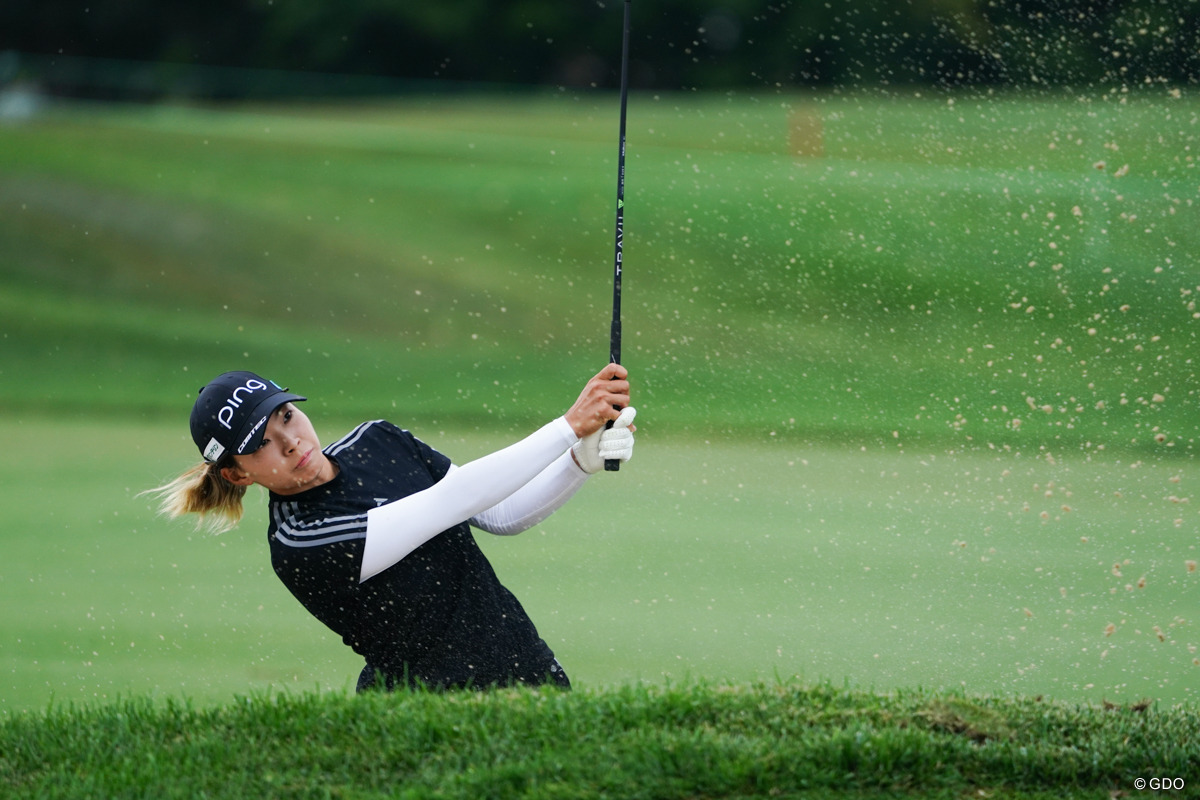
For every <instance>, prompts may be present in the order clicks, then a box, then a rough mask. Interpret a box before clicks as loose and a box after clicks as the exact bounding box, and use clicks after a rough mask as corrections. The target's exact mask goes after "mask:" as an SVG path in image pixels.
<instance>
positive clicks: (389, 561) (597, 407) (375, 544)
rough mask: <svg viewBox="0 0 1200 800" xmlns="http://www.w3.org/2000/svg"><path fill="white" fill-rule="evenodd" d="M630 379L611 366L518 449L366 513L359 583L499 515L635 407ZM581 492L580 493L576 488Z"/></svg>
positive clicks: (454, 472) (512, 447) (473, 464)
mask: <svg viewBox="0 0 1200 800" xmlns="http://www.w3.org/2000/svg"><path fill="white" fill-rule="evenodd" d="M626 376H627V373H626V371H625V369H624V367H621V366H620V365H618V364H609V365H608V366H606V367H605V368H604V369H603V370H601V371H600V372H599V373H598V374H597V375H596V376H595V377H593V378H592V379H591V380H589V381H588V383H587V385H586V386H585V387H584V389H583V392H581V393H580V395H579V398H578V399H577V400H576V401H575V403H574V404H573V405H572V406H571V408H570V409H569V410H568V411H567V413H566V414H564V415H563V416H561V417H559V418H558V419H556V420H554V421H553V422H551V423H549V424H547V425H544V426H543V427H541V428H539V429H538V430H537V431H534V432H533V433H532V434H531V435H529V436H527V437H526V438H524V439H522V440H521V441H519V442H517V443H516V444H514V445H510V446H509V447H506V448H504V449H503V450H498V451H496V452H495V453H492V454H490V455H486V456H484V457H483V458H479V459H476V460H475V461H472V462H470V463H468V464H464V465H463V466H461V467H457V468H455V469H453V470H450V472H448V473H447V474H446V476H445V477H444V478H442V479H441V480H440V481H438V482H437V483H435V484H434V485H433V486H431V487H429V488H428V489H425V490H423V491H420V492H417V493H416V494H412V495H409V496H408V497H405V498H402V499H400V500H397V501H395V502H393V503H388V504H387V505H384V506H379V507H378V508H372V509H371V510H370V511H368V512H367V540H366V544H365V547H364V549H363V560H362V567H361V569H360V571H359V582H362V581H365V580H368V579H369V578H372V577H374V576H375V575H378V574H379V573H380V572H383V571H384V570H385V569H387V568H388V567H390V566H392V565H393V564H395V563H396V562H398V561H400V560H401V559H402V558H404V557H405V556H407V555H408V554H409V553H411V552H412V551H413V550H416V549H417V548H418V547H420V546H421V545H422V544H424V543H425V542H427V541H429V540H430V539H432V538H433V537H434V536H436V535H438V534H439V533H441V532H442V531H444V530H446V529H447V528H451V527H453V526H455V525H457V524H459V523H460V522H464V521H466V520H469V519H471V518H472V517H475V516H478V515H479V514H482V513H483V512H484V511H487V510H488V509H491V508H493V507H494V506H496V505H498V504H499V503H500V502H501V501H503V500H505V499H506V498H508V497H510V496H511V495H512V494H514V493H515V492H516V491H517V490H519V489H521V487H523V486H525V485H526V484H527V483H529V482H530V481H532V480H533V479H534V478H535V477H537V476H538V475H539V474H540V473H541V472H542V471H543V470H545V469H546V468H547V467H549V466H550V465H551V464H553V463H554V462H555V461H556V460H558V459H559V458H560V457H561V456H563V454H564V453H566V452H567V450H568V449H570V448H571V446H572V445H574V444H575V443H576V442H577V441H579V440H580V439H581V438H582V437H583V436H585V435H588V434H590V433H593V432H595V431H596V430H599V429H600V428H601V427H603V426H604V424H605V422H607V421H608V420H609V419H614V418H615V417H616V416H617V412H616V411H615V410H614V407H620V408H624V407H625V406H627V405H628V404H629V384H628V382H627V381H626V380H625V377H626ZM576 488H577V487H576Z"/></svg>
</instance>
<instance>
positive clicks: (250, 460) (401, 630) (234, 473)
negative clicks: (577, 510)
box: [153, 364, 635, 691]
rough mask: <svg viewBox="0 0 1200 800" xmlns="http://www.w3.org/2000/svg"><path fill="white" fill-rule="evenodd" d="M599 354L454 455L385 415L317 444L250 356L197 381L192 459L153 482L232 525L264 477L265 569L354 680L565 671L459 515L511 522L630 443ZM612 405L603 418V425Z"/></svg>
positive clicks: (528, 678) (554, 675) (182, 508)
mask: <svg viewBox="0 0 1200 800" xmlns="http://www.w3.org/2000/svg"><path fill="white" fill-rule="evenodd" d="M627 378H628V373H627V372H626V370H625V368H624V367H622V366H620V365H618V364H609V365H608V366H606V367H605V368H604V369H603V370H601V371H600V372H599V373H598V374H597V375H596V376H595V377H593V378H592V379H591V380H589V381H588V383H587V385H586V386H585V387H584V389H583V391H582V393H580V395H579V398H578V399H577V400H576V401H575V403H574V404H573V405H572V406H571V407H570V409H568V411H567V412H566V414H564V415H563V416H561V417H559V418H557V419H555V420H554V421H553V422H550V423H549V424H547V425H545V426H543V427H542V428H540V429H538V430H537V431H535V432H534V433H532V434H531V435H530V436H528V437H526V438H525V439H522V440H521V441H519V442H517V443H516V444H513V445H511V446H509V447H507V448H504V449H502V450H499V451H497V452H495V453H492V454H490V455H487V456H484V457H482V458H480V459H477V460H475V461H472V462H470V463H468V464H464V465H462V466H455V465H454V464H452V463H451V461H450V459H449V458H447V457H446V456H444V455H442V454H441V453H439V452H437V451H436V450H434V449H433V448H431V447H430V446H428V445H427V444H425V443H423V442H421V441H420V440H419V439H417V438H416V437H415V436H413V435H412V434H411V433H409V432H408V431H406V430H402V429H400V428H398V427H396V426H395V425H393V424H391V423H389V422H384V421H382V420H376V421H374V422H364V423H362V424H361V425H359V426H358V427H356V428H355V429H354V430H352V431H351V432H350V433H349V434H347V435H346V436H344V437H342V438H341V439H339V440H338V441H336V442H334V443H333V444H331V445H330V446H329V447H326V448H324V449H322V447H321V444H320V441H319V440H318V438H317V434H316V432H315V431H314V430H313V426H312V423H311V422H310V421H309V419H308V417H307V416H305V414H304V413H303V412H302V411H300V409H299V407H298V406H297V405H296V403H297V402H299V401H301V400H304V399H305V398H304V397H302V396H300V395H297V394H291V393H289V392H288V391H287V390H285V389H281V388H280V387H279V386H278V385H276V384H275V383H273V382H271V381H269V380H267V379H265V378H262V377H260V376H258V375H256V374H254V373H252V372H229V373H225V374H224V375H221V376H219V377H217V378H216V379H215V380H213V381H212V382H211V383H209V384H208V385H207V386H205V387H204V388H203V389H201V390H200V396H199V397H198V398H197V400H196V403H195V405H194V407H193V408H192V417H191V429H192V438H193V440H195V443H196V446H197V447H198V448H199V449H200V452H201V454H202V455H203V457H204V461H203V463H201V464H198V465H197V466H195V467H193V468H192V469H190V470H189V471H188V472H186V473H184V474H183V475H181V476H180V477H179V478H177V479H175V480H174V481H172V482H171V483H169V484H167V485H165V486H162V487H159V488H158V489H156V490H153V491H154V492H156V493H157V494H158V495H159V496H160V498H161V505H162V510H163V512H164V513H166V514H168V515H170V516H172V517H177V516H180V515H182V514H186V513H197V514H199V515H200V522H201V523H205V522H207V523H208V525H209V527H211V528H212V529H214V530H216V531H220V530H228V529H230V528H232V527H234V526H235V525H236V524H237V522H238V520H239V519H240V518H241V515H242V497H243V495H244V494H245V491H246V488H247V487H249V486H250V485H251V484H258V485H260V486H263V487H265V488H266V489H267V490H268V492H269V505H268V510H269V513H270V522H269V525H268V530H267V533H268V540H269V543H270V548H271V563H272V566H273V567H274V568H275V574H276V575H278V576H279V579H280V580H281V581H283V583H284V585H285V586H287V588H288V589H289V590H290V591H291V593H292V594H293V595H295V597H296V599H298V600H299V601H300V602H301V603H302V604H303V605H304V607H305V608H306V609H308V610H309V612H311V613H312V614H313V616H315V617H316V618H317V619H319V620H320V621H321V622H323V623H324V624H325V625H327V626H328V627H329V628H331V629H332V630H333V631H334V632H335V633H337V634H338V635H340V636H341V637H342V641H344V642H345V643H346V644H347V645H348V646H350V647H351V648H353V650H354V651H355V652H356V653H358V654H359V655H361V656H363V657H364V658H365V659H366V666H365V667H364V668H363V671H362V673H361V674H360V675H359V679H358V690H359V691H363V690H364V689H367V688H370V687H372V686H382V687H385V688H387V689H392V688H396V687H405V686H407V687H417V686H424V687H428V688H435V689H449V688H460V687H470V688H481V689H482V688H487V687H491V686H510V685H515V684H542V683H552V684H557V685H559V686H563V687H569V686H570V682H569V681H568V680H567V676H566V674H565V673H564V672H563V669H562V667H561V666H560V665H559V664H558V662H557V661H556V660H555V658H554V654H553V653H552V652H551V650H550V647H549V646H548V645H547V644H546V643H545V642H544V641H542V639H541V637H539V636H538V632H537V629H536V628H535V627H534V625H533V622H532V621H530V619H529V617H528V616H527V615H526V613H525V611H524V609H523V608H522V607H521V604H520V603H519V602H518V601H517V599H516V597H514V596H513V594H512V593H511V592H509V591H508V590H507V589H505V588H504V586H502V585H501V584H500V581H499V579H498V578H497V577H496V574H495V572H494V571H493V570H492V567H491V564H489V563H488V561H487V558H486V557H485V556H484V555H483V553H482V551H481V550H480V549H479V547H478V545H477V544H476V543H475V540H474V538H473V536H472V534H471V531H470V527H469V526H470V525H474V526H475V527H477V528H480V529H482V530H485V531H488V532H490V533H495V534H514V533H520V532H521V531H523V530H526V529H527V528H530V527H532V526H534V525H536V524H537V523H539V522H541V521H542V520H544V519H545V518H546V517H548V516H549V515H550V514H551V513H553V512H554V511H555V510H556V509H558V508H559V507H560V506H562V504H563V503H565V502H566V501H567V500H569V499H570V498H571V496H572V495H574V494H575V492H576V491H577V490H578V489H579V487H580V486H582V485H583V483H584V481H585V480H586V479H587V477H588V476H589V475H591V474H593V473H595V472H598V471H600V470H602V469H603V465H604V461H605V460H606V459H616V460H618V461H628V460H629V459H630V457H631V456H632V454H633V431H634V430H635V428H634V426H633V425H632V424H631V423H632V421H633V418H634V414H635V412H634V409H633V408H632V407H630V406H629V382H628V380H627ZM610 420H612V421H613V426H612V427H611V428H610V429H607V430H606V428H605V425H606V423H607V422H608V421H610Z"/></svg>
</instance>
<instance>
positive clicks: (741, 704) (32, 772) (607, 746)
mask: <svg viewBox="0 0 1200 800" xmlns="http://www.w3.org/2000/svg"><path fill="white" fill-rule="evenodd" d="M1197 736H1200V719H1198V718H1197V716H1196V714H1195V713H1194V712H1183V711H1179V710H1174V711H1171V712H1163V711H1160V710H1158V709H1154V708H1150V709H1141V710H1133V709H1129V708H1120V709H1110V710H1105V709H1100V708H1092V707H1079V706H1069V705H1063V704H1055V703H1046V702H1042V701H1038V700H1021V701H1013V700H996V699H988V698H973V697H967V696H963V695H957V694H951V695H942V694H936V695H935V694H929V693H925V692H901V693H896V694H890V695H880V694H871V693H862V692H847V691H844V690H838V689H834V688H832V687H830V686H828V685H819V686H813V687H806V686H801V685H796V684H792V683H765V684H755V685H753V686H730V685H725V684H685V685H672V686H667V687H665V688H654V687H644V686H643V687H625V688H622V689H618V690H613V691H606V692H582V691H576V692H572V693H563V692H558V691H549V690H548V691H543V692H540V693H539V692H532V691H518V690H509V691H501V692H493V693H488V694H453V695H449V696H439V695H430V694H407V693H406V694H402V695H398V696H387V695H375V696H370V697H362V698H346V697H342V696H317V695H314V694H272V695H261V696H252V697H247V698H244V699H240V700H239V701H238V702H237V703H232V704H229V705H227V706H224V707H222V708H217V709H209V710H201V709H197V708H195V707H194V706H192V705H190V704H186V703H178V702H169V703H165V704H151V703H148V702H146V701H144V700H130V701H125V702H121V703H114V704H111V705H108V706H105V707H103V708H97V709H73V708H71V709H67V708H62V709H57V710H55V711H53V712H50V713H48V714H46V715H45V716H44V717H31V716H22V717H17V718H14V719H10V720H6V721H4V722H3V723H0V787H3V788H4V789H5V794H6V796H9V797H14V798H23V797H41V798H56V797H62V798H68V797H72V798H73V797H81V796H87V797H160V798H173V797H281V798H285V797H286V798H308V797H312V798H318V797H354V798H363V799H365V798H384V797H404V798H424V797H442V798H478V797H489V798H498V799H499V798H521V797H529V798H534V797H536V798H548V797H562V798H602V797H622V798H697V797H705V798H718V797H721V798H749V797H791V798H802V797H805V798H807V797H812V798H816V797H829V796H836V797H849V798H868V797H872V798H879V797H922V798H962V797H968V796H971V797H995V798H1048V797H1079V798H1110V797H1112V796H1113V795H1114V792H1121V793H1122V796H1123V795H1124V794H1125V793H1129V794H1136V792H1135V791H1134V786H1135V784H1134V781H1135V780H1136V779H1138V778H1143V779H1149V778H1152V777H1181V776H1187V777H1186V778H1183V780H1184V781H1185V782H1187V783H1190V781H1191V780H1192V776H1193V775H1194V772H1195V767H1196V760H1195V759H1196V756H1195V752H1194V749H1193V748H1192V747H1191V745H1190V744H1189V743H1190V742H1195V740H1196V737H1197Z"/></svg>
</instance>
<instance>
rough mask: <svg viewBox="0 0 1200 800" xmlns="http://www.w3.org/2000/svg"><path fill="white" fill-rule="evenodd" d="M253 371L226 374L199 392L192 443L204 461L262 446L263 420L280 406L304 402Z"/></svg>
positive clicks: (215, 459) (265, 420)
mask: <svg viewBox="0 0 1200 800" xmlns="http://www.w3.org/2000/svg"><path fill="white" fill-rule="evenodd" d="M306 399H308V398H305V397H301V396H300V395H298V394H291V393H290V392H288V390H287V389H281V388H279V384H277V383H275V382H274V381H269V380H267V379H266V378H263V377H261V376H259V375H255V374H254V373H253V372H226V373H225V374H224V375H220V376H218V377H217V378H214V379H213V380H212V381H211V382H210V383H209V384H208V385H207V386H205V387H204V388H203V389H201V390H200V396H199V397H197V398H196V404H195V405H194V406H192V441H194V442H195V443H196V447H198V448H200V454H201V455H203V456H204V460H205V461H209V462H215V461H218V460H219V459H220V458H221V456H223V455H224V454H225V453H227V452H231V453H233V454H234V455H239V456H240V455H244V454H246V453H253V452H254V451H255V450H257V449H258V448H259V447H261V446H262V440H263V433H265V432H266V428H267V419H268V418H269V417H270V416H271V413H272V412H273V411H274V410H275V409H277V408H279V407H280V406H281V405H283V404H284V403H288V402H291V401H293V400H306Z"/></svg>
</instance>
